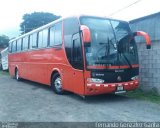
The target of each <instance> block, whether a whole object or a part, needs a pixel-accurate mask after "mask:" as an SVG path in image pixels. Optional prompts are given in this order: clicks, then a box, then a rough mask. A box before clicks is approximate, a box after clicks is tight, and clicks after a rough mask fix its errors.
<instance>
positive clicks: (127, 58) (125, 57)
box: [122, 53, 132, 69]
mask: <svg viewBox="0 0 160 128" xmlns="http://www.w3.org/2000/svg"><path fill="white" fill-rule="evenodd" d="M122 55H123V57H124V58H125V60H126V61H127V63H128V65H129V67H130V68H131V69H132V65H131V63H130V61H129V59H128V58H127V57H126V55H125V54H124V53H122Z"/></svg>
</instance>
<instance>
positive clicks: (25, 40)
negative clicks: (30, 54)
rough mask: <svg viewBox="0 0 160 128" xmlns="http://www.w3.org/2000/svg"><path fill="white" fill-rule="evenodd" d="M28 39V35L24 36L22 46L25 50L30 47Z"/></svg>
mask: <svg viewBox="0 0 160 128" xmlns="http://www.w3.org/2000/svg"><path fill="white" fill-rule="evenodd" d="M28 41H29V38H28V36H26V37H24V38H23V46H22V49H23V51H25V50H27V49H28V43H29V42H28Z"/></svg>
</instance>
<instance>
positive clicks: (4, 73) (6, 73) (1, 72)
mask: <svg viewBox="0 0 160 128" xmlns="http://www.w3.org/2000/svg"><path fill="white" fill-rule="evenodd" d="M0 75H9V72H8V71H2V70H0Z"/></svg>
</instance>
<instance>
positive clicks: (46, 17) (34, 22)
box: [20, 12, 60, 34]
mask: <svg viewBox="0 0 160 128" xmlns="http://www.w3.org/2000/svg"><path fill="white" fill-rule="evenodd" d="M58 18H60V16H56V15H54V14H52V13H48V12H33V13H31V14H28V13H27V14H24V15H23V22H22V23H21V24H20V31H22V34H23V33H27V32H29V31H31V30H33V29H36V28H38V27H40V26H42V25H45V24H47V23H49V22H52V21H54V20H56V19H58Z"/></svg>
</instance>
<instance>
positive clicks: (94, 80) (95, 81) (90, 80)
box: [87, 78, 104, 83]
mask: <svg viewBox="0 0 160 128" xmlns="http://www.w3.org/2000/svg"><path fill="white" fill-rule="evenodd" d="M87 81H88V82H90V83H104V80H102V79H97V78H87Z"/></svg>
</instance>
